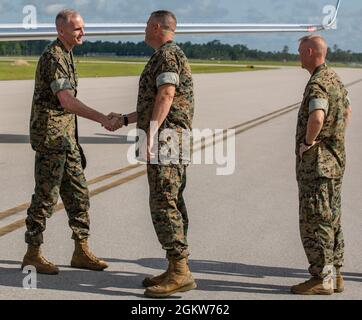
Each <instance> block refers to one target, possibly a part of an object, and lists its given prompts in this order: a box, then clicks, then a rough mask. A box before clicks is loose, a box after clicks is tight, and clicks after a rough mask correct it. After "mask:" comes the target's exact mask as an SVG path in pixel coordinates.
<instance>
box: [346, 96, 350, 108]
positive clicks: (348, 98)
mask: <svg viewBox="0 0 362 320" xmlns="http://www.w3.org/2000/svg"><path fill="white" fill-rule="evenodd" d="M347 103H348V105H349V106H350V105H351V98H350V97H348V96H347Z"/></svg>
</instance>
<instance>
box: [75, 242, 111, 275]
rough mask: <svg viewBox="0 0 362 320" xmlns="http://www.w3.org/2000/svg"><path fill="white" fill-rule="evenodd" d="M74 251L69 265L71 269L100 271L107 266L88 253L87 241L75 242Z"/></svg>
mask: <svg viewBox="0 0 362 320" xmlns="http://www.w3.org/2000/svg"><path fill="white" fill-rule="evenodd" d="M74 243H75V250H74V253H73V257H72V261H71V263H70V265H71V266H72V267H73V268H80V269H89V270H95V271H102V270H104V269H106V268H108V264H107V263H106V262H105V261H103V260H100V259H98V258H97V257H96V256H94V255H93V254H92V252H90V250H89V247H88V241H87V239H83V240H75V242H74Z"/></svg>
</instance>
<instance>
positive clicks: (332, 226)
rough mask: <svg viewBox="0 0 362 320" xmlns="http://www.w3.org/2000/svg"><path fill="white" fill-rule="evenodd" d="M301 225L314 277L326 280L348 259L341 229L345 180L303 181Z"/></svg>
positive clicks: (300, 190)
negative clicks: (334, 269)
mask: <svg viewBox="0 0 362 320" xmlns="http://www.w3.org/2000/svg"><path fill="white" fill-rule="evenodd" d="M298 185H299V222H300V234H301V238H302V242H303V247H304V250H305V253H306V255H307V258H308V262H309V264H310V267H309V272H310V274H311V275H312V276H314V277H318V278H325V277H327V276H329V275H330V274H331V272H332V270H333V266H335V267H337V268H340V267H342V266H343V263H344V260H343V255H344V240H343V233H342V227H341V188H342V180H341V179H338V180H334V179H325V178H320V179H316V180H313V181H308V182H305V181H303V182H302V181H299V183H298Z"/></svg>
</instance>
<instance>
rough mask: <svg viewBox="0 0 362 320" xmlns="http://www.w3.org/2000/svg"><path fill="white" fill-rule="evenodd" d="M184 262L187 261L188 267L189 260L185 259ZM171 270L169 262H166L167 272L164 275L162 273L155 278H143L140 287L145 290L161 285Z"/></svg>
mask: <svg viewBox="0 0 362 320" xmlns="http://www.w3.org/2000/svg"><path fill="white" fill-rule="evenodd" d="M186 260H187V265H189V258H188V257H187V258H186ZM171 269H172V264H171V262H168V267H167V270H166V271H165V272H164V273H162V274H160V275H158V276H156V277H152V278H149V277H147V278H145V279H144V280H143V282H142V285H143V286H144V287H145V288H148V287H153V286H157V285H159V284H161V283H162V281H163V280H165V279H166V277H167V275H168V274H169V273H170V271H171Z"/></svg>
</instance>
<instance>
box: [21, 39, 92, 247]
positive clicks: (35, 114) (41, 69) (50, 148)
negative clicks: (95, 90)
mask: <svg viewBox="0 0 362 320" xmlns="http://www.w3.org/2000/svg"><path fill="white" fill-rule="evenodd" d="M77 84H78V81H77V73H76V69H75V65H74V62H73V56H72V52H71V51H70V52H68V51H67V50H66V49H65V47H64V45H63V43H62V42H61V41H60V40H56V41H54V42H53V43H52V44H51V45H50V46H48V48H46V50H45V51H44V53H43V54H42V56H41V58H40V60H39V63H38V67H37V71H36V79H35V91H34V97H33V105H32V112H31V119H30V142H31V146H32V148H33V149H34V150H35V151H36V155H35V193H34V195H33V197H32V202H31V206H30V208H29V209H28V216H27V219H26V226H27V231H26V234H25V241H26V242H27V243H28V244H32V245H41V244H42V243H43V231H44V230H45V227H46V219H47V218H50V217H51V216H52V214H53V212H54V207H55V205H56V204H57V202H58V198H59V194H60V196H61V198H62V200H63V203H64V206H65V209H66V211H67V214H68V217H69V225H70V227H71V229H72V231H73V235H72V238H73V239H78V240H81V239H86V238H88V236H89V215H88V210H89V192H88V186H87V182H86V179H85V177H84V173H83V168H82V165H81V157H80V152H79V148H78V144H77V141H76V137H75V132H76V125H75V115H74V114H72V113H69V112H68V111H66V110H65V109H64V108H63V107H62V106H61V105H60V103H59V100H58V98H57V96H56V93H57V92H59V91H60V90H71V92H72V93H73V95H74V97H76V95H77Z"/></svg>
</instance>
